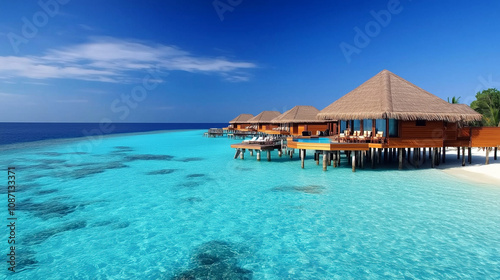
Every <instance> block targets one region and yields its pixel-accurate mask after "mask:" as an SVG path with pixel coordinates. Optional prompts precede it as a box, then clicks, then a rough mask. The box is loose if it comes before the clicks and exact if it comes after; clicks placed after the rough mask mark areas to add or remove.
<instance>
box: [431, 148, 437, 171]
mask: <svg viewBox="0 0 500 280" xmlns="http://www.w3.org/2000/svg"><path fill="white" fill-rule="evenodd" d="M430 156H431V167H432V168H434V167H435V165H436V148H432V152H431V153H430Z"/></svg>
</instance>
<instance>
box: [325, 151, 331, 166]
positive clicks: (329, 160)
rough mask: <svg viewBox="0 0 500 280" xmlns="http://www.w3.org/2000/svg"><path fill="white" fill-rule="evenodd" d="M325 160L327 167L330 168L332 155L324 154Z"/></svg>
mask: <svg viewBox="0 0 500 280" xmlns="http://www.w3.org/2000/svg"><path fill="white" fill-rule="evenodd" d="M326 154H327V155H326V160H327V161H328V162H327V164H328V166H332V154H331V153H330V152H328V153H326Z"/></svg>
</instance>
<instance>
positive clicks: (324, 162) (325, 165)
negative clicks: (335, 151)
mask: <svg viewBox="0 0 500 280" xmlns="http://www.w3.org/2000/svg"><path fill="white" fill-rule="evenodd" d="M326 168H327V164H326V152H323V171H326Z"/></svg>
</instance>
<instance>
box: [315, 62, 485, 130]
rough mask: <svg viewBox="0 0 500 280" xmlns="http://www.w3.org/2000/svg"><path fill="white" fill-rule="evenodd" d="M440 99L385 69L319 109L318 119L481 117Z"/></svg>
mask: <svg viewBox="0 0 500 280" xmlns="http://www.w3.org/2000/svg"><path fill="white" fill-rule="evenodd" d="M453 106H454V105H453V104H450V103H448V102H446V101H444V100H443V99H441V98H439V97H437V96H435V95H433V94H431V93H429V92H427V91H425V90H423V89H421V88H419V87H417V86H416V85H414V84H412V83H410V82H408V81H406V80H405V79H403V78H401V77H399V76H397V75H395V74H393V73H391V72H390V71H388V70H383V71H382V72H380V73H378V74H377V75H375V76H374V77H373V78H371V79H369V80H368V81H366V82H364V83H363V84H362V85H360V86H359V87H357V88H356V89H354V90H353V91H351V92H349V93H348V94H346V95H344V96H342V97H341V98H340V99H338V100H337V101H335V102H333V103H332V104H330V105H329V106H328V107H326V108H325V109H323V110H321V111H320V112H319V114H318V116H317V118H318V119H337V120H360V119H385V118H389V119H398V120H429V121H449V122H457V121H475V120H481V118H482V116H481V114H473V113H472V112H469V113H464V112H463V111H461V110H458V109H457V107H453Z"/></svg>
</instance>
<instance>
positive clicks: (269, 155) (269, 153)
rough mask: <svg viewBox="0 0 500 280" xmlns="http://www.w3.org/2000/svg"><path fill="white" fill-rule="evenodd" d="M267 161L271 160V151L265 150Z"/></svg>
mask: <svg viewBox="0 0 500 280" xmlns="http://www.w3.org/2000/svg"><path fill="white" fill-rule="evenodd" d="M267 161H271V151H269V150H268V151H267Z"/></svg>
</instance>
